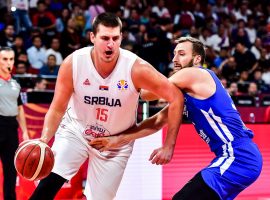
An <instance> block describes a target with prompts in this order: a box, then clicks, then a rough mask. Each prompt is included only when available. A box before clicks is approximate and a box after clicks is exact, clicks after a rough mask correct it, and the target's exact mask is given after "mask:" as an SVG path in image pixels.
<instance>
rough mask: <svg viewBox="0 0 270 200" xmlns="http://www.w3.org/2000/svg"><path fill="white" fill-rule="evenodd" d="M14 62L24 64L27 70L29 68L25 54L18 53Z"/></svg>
mask: <svg viewBox="0 0 270 200" xmlns="http://www.w3.org/2000/svg"><path fill="white" fill-rule="evenodd" d="M16 62H25V63H26V66H27V68H29V66H30V63H29V59H28V55H27V53H26V52H20V53H19V54H18V56H17V58H16Z"/></svg>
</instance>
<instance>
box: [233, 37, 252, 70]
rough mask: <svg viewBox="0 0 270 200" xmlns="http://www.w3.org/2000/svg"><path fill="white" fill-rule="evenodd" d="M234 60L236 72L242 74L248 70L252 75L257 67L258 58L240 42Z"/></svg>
mask: <svg viewBox="0 0 270 200" xmlns="http://www.w3.org/2000/svg"><path fill="white" fill-rule="evenodd" d="M233 56H234V58H235V61H236V64H237V67H236V71H237V72H242V71H243V70H247V71H248V72H249V73H252V72H253V71H254V70H255V67H256V65H255V64H256V61H257V60H256V58H255V56H254V54H253V53H251V52H250V50H249V49H248V48H247V47H246V46H245V44H244V43H240V42H238V43H237V44H236V47H235V53H234V55H233Z"/></svg>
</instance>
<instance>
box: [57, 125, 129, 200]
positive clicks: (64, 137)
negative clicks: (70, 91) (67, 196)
mask: <svg viewBox="0 0 270 200" xmlns="http://www.w3.org/2000/svg"><path fill="white" fill-rule="evenodd" d="M78 130H79V128H77V129H76V128H75V127H74V126H72V125H71V123H70V122H69V120H63V121H62V122H61V125H60V127H59V129H58V131H57V133H56V135H55V141H54V143H53V146H52V150H53V151H54V152H55V164H54V167H53V170H52V171H53V172H54V173H56V174H58V175H60V176H62V177H63V178H65V179H67V180H70V179H71V178H72V177H73V176H74V175H75V174H76V173H77V172H78V170H79V169H80V167H81V165H82V164H83V163H84V162H85V161H86V159H87V158H89V162H88V169H87V180H86V185H85V191H84V193H85V196H86V197H87V199H89V200H112V199H113V198H114V197H115V196H116V192H117V189H118V187H119V184H120V182H121V179H122V176H123V173H124V170H125V168H126V165H127V161H128V159H129V157H130V155H131V153H132V149H133V143H131V144H128V145H126V146H124V147H123V148H121V149H114V150H111V151H106V152H102V153H100V152H99V151H97V150H96V149H94V148H92V147H91V146H89V145H88V144H87V141H86V139H84V138H83V136H82V134H81V133H80V132H79V131H78Z"/></svg>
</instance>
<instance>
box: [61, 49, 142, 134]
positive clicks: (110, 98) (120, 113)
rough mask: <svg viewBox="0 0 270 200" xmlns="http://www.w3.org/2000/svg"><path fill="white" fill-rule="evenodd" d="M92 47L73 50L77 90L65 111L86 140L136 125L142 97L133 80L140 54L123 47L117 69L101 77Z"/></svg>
mask: <svg viewBox="0 0 270 200" xmlns="http://www.w3.org/2000/svg"><path fill="white" fill-rule="evenodd" d="M92 48H93V47H85V48H82V49H79V50H77V51H75V52H74V53H73V66H72V69H73V85H74V93H73V95H72V96H71V99H70V101H69V106H68V110H67V112H66V114H65V117H69V118H70V119H71V120H72V122H74V123H72V124H73V125H72V126H75V127H76V130H78V131H80V132H81V133H82V134H83V136H84V138H86V139H91V138H93V137H102V136H108V135H115V134H118V133H120V132H122V131H124V130H126V129H128V128H130V127H131V126H133V125H134V124H135V123H136V116H137V114H136V113H137V105H138V98H139V93H138V92H137V91H136V89H135V87H134V85H133V82H132V79H131V69H132V66H133V64H134V62H135V60H136V58H137V56H136V55H135V54H133V53H131V52H129V51H127V50H124V49H120V56H119V58H118V61H117V64H116V67H115V69H114V70H113V71H112V73H111V74H110V75H109V76H108V77H107V78H102V77H101V76H100V75H99V73H98V72H97V71H96V68H95V67H94V65H93V62H92V59H91V55H90V53H91V50H92ZM75 127H73V128H75Z"/></svg>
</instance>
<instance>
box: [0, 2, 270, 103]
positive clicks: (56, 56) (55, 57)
mask: <svg viewBox="0 0 270 200" xmlns="http://www.w3.org/2000/svg"><path fill="white" fill-rule="evenodd" d="M105 11H109V12H114V13H116V14H117V15H118V16H119V17H120V18H121V19H122V21H123V41H122V45H121V46H122V48H124V49H128V50H130V51H132V52H134V53H136V54H137V55H139V56H140V57H142V58H144V59H145V60H146V61H148V62H149V63H151V64H152V65H153V66H154V67H155V68H156V69H157V70H158V71H160V72H161V73H163V74H164V75H165V76H167V77H169V76H170V74H171V72H172V68H173V63H172V62H171V60H172V57H173V49H174V47H175V39H177V38H179V37H181V36H192V37H196V38H199V39H200V40H201V41H202V42H203V43H204V44H205V47H206V52H207V56H206V62H205V65H204V67H206V68H209V69H211V70H213V71H215V72H216V74H217V75H218V76H219V78H220V79H221V80H222V83H223V85H224V87H225V88H227V89H228V92H229V93H230V94H231V95H232V96H234V97H237V96H240V95H246V96H249V97H256V98H255V101H254V102H253V101H252V104H256V99H258V98H259V99H262V98H264V97H265V96H267V94H270V1H268V0H249V1H247V0H226V1H225V0H200V1H199V0H38V1H37V0H8V1H6V0H0V13H1V15H0V46H9V47H12V48H13V49H14V50H15V53H16V62H15V67H14V70H13V74H14V76H15V77H17V78H18V81H19V82H20V83H21V86H22V88H23V89H24V90H26V91H27V90H33V89H35V88H36V82H37V83H41V82H42V84H40V85H41V88H40V90H43V89H46V87H47V89H54V81H52V80H53V79H48V77H54V78H55V77H57V73H58V70H59V66H60V64H61V62H62V60H63V59H64V58H65V57H66V56H67V55H69V54H70V53H72V52H73V51H74V50H76V49H78V48H82V47H85V46H90V45H92V44H91V42H90V40H89V33H90V32H91V22H92V20H93V18H94V17H95V16H96V15H98V14H99V13H102V12H105ZM39 76H41V77H42V76H43V77H44V76H45V80H44V81H42V80H40V79H39V78H38V79H37V80H36V79H35V80H34V81H33V79H29V77H39ZM25 77H28V78H27V79H26V78H25ZM46 77H47V79H46ZM29 80H30V81H29ZM46 81H47V82H46ZM269 102H270V100H269ZM155 104H156V105H161V106H162V104H164V102H155ZM266 104H267V103H266ZM269 105H270V104H269ZM258 106H260V105H258Z"/></svg>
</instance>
